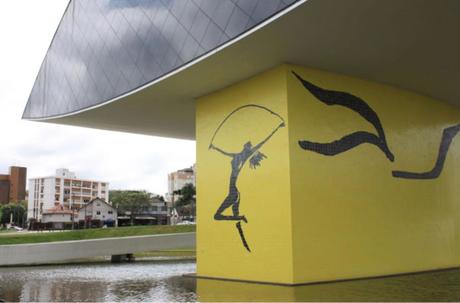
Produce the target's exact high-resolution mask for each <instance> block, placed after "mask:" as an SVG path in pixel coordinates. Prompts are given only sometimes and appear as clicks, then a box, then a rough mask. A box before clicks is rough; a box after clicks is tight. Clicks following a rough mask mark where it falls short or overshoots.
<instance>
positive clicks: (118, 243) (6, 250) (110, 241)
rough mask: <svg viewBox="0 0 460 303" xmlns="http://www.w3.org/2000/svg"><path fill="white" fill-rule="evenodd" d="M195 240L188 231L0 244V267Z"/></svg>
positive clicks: (178, 245) (183, 244)
mask: <svg viewBox="0 0 460 303" xmlns="http://www.w3.org/2000/svg"><path fill="white" fill-rule="evenodd" d="M195 243H196V242H195V233H194V232H192V233H177V234H162V235H151V236H134V237H120V238H104V239H93V240H78V241H62V242H48V243H34V244H17V245H0V266H15V265H30V264H45V263H51V262H57V261H65V260H72V259H82V258H90V257H99V256H112V255H123V254H133V253H138V252H145V251H152V250H163V249H174V248H183V247H195Z"/></svg>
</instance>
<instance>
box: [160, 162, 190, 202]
mask: <svg viewBox="0 0 460 303" xmlns="http://www.w3.org/2000/svg"><path fill="white" fill-rule="evenodd" d="M187 183H191V184H193V186H195V184H196V183H195V165H193V166H192V167H189V168H184V169H180V170H178V171H175V172H172V173H170V174H168V193H167V194H166V201H168V202H175V201H176V200H177V199H178V197H179V196H180V195H178V194H175V192H177V191H178V190H181V189H182V187H184V185H185V184H187Z"/></svg>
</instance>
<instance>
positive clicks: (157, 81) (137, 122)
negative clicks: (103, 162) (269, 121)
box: [24, 0, 460, 139]
mask: <svg viewBox="0 0 460 303" xmlns="http://www.w3.org/2000/svg"><path fill="white" fill-rule="evenodd" d="M177 1H180V3H186V4H187V5H190V3H192V4H193V5H195V6H197V7H199V9H200V11H201V12H204V11H208V9H209V12H210V11H214V12H215V13H217V10H215V9H214V10H213V9H211V8H205V7H206V6H203V5H204V4H205V3H208V4H209V3H214V5H216V2H219V3H221V4H220V5H224V4H222V3H227V4H225V5H229V6H230V7H232V8H233V9H228V10H227V9H224V11H225V12H226V15H228V14H229V11H230V10H231V11H232V14H231V15H230V17H228V21H227V24H226V25H225V29H222V28H220V27H219V26H218V28H220V29H221V38H220V39H223V40H219V42H216V44H209V46H210V47H212V45H215V47H214V48H209V49H208V51H205V50H204V47H203V45H202V44H203V41H204V40H203V39H205V38H204V37H205V36H206V33H207V32H208V30H209V29H210V27H209V24H211V22H212V23H213V26H214V25H216V26H217V25H218V24H217V21H211V20H212V18H211V17H209V16H208V17H207V18H208V19H207V20H208V21H207V22H208V27H207V28H206V30H205V31H204V34H202V36H200V37H201V39H202V40H200V43H201V44H200V46H197V47H196V49H197V50H196V51H195V52H194V55H193V56H191V57H183V58H182V57H181V54H182V55H183V54H184V53H183V52H185V51H186V48H185V45H187V42H186V41H187V40H188V39H191V38H190V37H194V36H193V34H192V32H194V31H195V30H196V29H195V26H196V25H194V23H193V22H192V21H191V23H187V24H189V26H187V27H186V29H187V33H188V36H187V37H186V38H185V42H184V45H182V46H181V47H182V48H181V49H180V51H179V52H178V55H176V57H175V58H176V61H177V60H179V59H178V58H181V59H180V60H182V61H180V60H179V61H177V62H181V63H179V65H174V64H172V63H171V64H170V65H168V64H167V63H166V62H169V61H168V60H169V59H167V58H169V57H170V56H172V55H171V54H174V51H165V52H161V54H163V55H162V56H159V54H160V52H157V53H155V54H153V53H149V55H148V56H147V55H146V54H145V53H144V54H142V52H143V51H141V54H139V55H138V56H139V57H136V58H137V59H136V60H137V61H135V62H134V63H129V64H127V63H126V62H127V61H125V59H126V60H127V59H128V58H131V56H128V55H127V53H129V52H130V51H128V50H127V49H130V46H132V45H135V46H136V47H134V48H133V49H131V52H134V51H135V50H142V49H144V48H143V45H144V44H145V43H146V42H145V41H149V40H148V39H151V37H156V38H157V37H159V38H158V39H160V40H161V41H163V40H164V39H165V37H166V36H164V35H163V34H158V35H153V34H152V35H147V36H142V37H144V38H142V39H138V38H137V37H138V34H136V35H135V37H136V38H135V39H134V41H137V42H130V43H126V42H120V41H119V42H117V43H119V44H114V45H111V44H109V42H104V43H102V44H103V46H102V54H111V55H113V54H115V53H118V52H119V51H120V49H123V50H122V51H121V53H124V55H121V57H117V58H118V59H115V57H113V56H106V55H102V54H98V53H94V51H89V54H93V55H94V56H95V57H96V58H98V57H97V56H99V59H92V57H91V56H90V57H88V56H86V57H84V58H86V59H87V58H90V59H91V60H90V61H88V62H89V63H88V62H87V61H82V60H80V61H78V60H73V59H72V58H82V57H79V56H76V54H78V53H79V48H81V47H82V46H81V45H78V46H75V47H76V49H73V48H70V49H68V50H67V51H68V52H69V53H66V54H67V55H66V56H65V58H67V59H66V60H67V61H65V62H66V63H65V64H60V62H61V61H60V60H61V59H59V60H58V59H57V58H61V57H62V56H58V55H57V54H58V53H59V52H56V51H54V50H53V47H54V43H55V42H54V41H57V40H58V35H64V32H63V33H62V34H59V32H60V30H61V27H60V28H59V30H58V32H57V33H56V37H55V39H54V41H53V44H52V45H51V47H50V51H49V52H48V54H47V58H45V62H44V64H43V66H42V69H41V71H40V74H39V77H38V78H37V81H36V83H35V86H34V89H33V91H32V94H31V96H30V99H29V103H28V105H27V108H26V111H25V113H24V118H27V119H30V120H37V121H45V122H52V123H60V124H68V125H78V126H85V127H93V128H100V129H109V130H118V131H126V132H133V133H142V134H148V135H157V136H164V137H174V138H182V139H194V138H195V105H194V100H195V99H196V98H197V97H200V96H203V95H206V94H209V93H211V92H213V91H216V90H219V89H222V88H225V87H227V86H229V85H232V84H235V83H237V82H239V81H242V80H244V79H247V78H249V77H251V76H254V75H256V74H258V73H260V72H262V71H265V70H267V69H270V68H273V67H274V66H277V65H280V64H285V63H287V64H296V65H302V66H306V67H310V68H316V69H321V70H325V71H330V72H334V73H339V74H347V75H350V76H355V77H358V78H362V79H368V80H371V81H375V82H380V83H384V84H389V85H392V86H396V87H400V88H403V89H406V90H410V91H413V92H417V93H419V94H422V95H426V96H430V97H433V98H436V99H438V100H441V101H446V102H449V103H451V104H454V105H456V106H459V107H460V89H459V85H458V83H459V79H460V56H459V55H458V54H460V39H457V37H458V36H460V1H457V0H437V1H430V0H411V1H409V0H398V1H396V0H394V1H381V0H347V1H337V0H308V1H306V0H299V1H295V2H292V1H289V2H283V1H277V2H276V1H273V2H272V0H259V1H257V0H240V1H236V0H234V1H230V0H226V1H214V0H207V1H205V0H188V1H185V0H184V1H182V0H177ZM177 1H160V0H151V1H147V0H145V1H136V2H131V1H129V3H135V4H136V5H137V4H139V3H140V4H139V5H137V6H135V5H134V4H131V5H130V6H129V8H125V7H123V6H120V7H117V8H116V9H112V11H111V10H107V11H106V15H104V16H105V18H106V19H107V18H108V20H110V22H108V23H107V24H112V22H122V23H124V24H126V22H124V21H123V20H127V19H126V17H124V18H123V19H119V18H120V16H121V13H120V12H118V13H117V14H115V13H113V10H115V11H117V10H121V11H123V12H124V13H123V16H124V14H125V13H126V14H127V15H129V14H133V16H137V15H136V14H139V12H145V11H146V8H145V7H146V6H145V5H146V4H147V3H148V4H150V5H152V4H153V3H155V4H159V5H161V7H162V9H158V8H156V9H154V10H155V11H156V12H157V15H155V17H154V18H153V20H154V21H149V22H151V23H152V24H153V23H155V22H159V21H158V20H156V18H160V20H162V19H161V18H163V17H161V16H163V15H162V14H161V13H160V14H159V15H158V12H160V11H164V7H167V8H168V9H167V10H168V12H172V11H175V10H174V9H173V7H174V5H178V4H177ZM79 2H80V1H78V0H73V1H71V3H70V5H69V9H70V8H71V7H72V6H73V7H74V9H75V7H76V6H77V5H79V4H78V3H79ZM96 2H97V5H98V7H99V11H100V7H101V6H103V5H108V4H109V3H112V2H113V1H96ZM114 2H118V1H114ZM119 2H120V3H125V4H126V2H128V1H119ZM230 2H231V3H230ZM275 2H276V3H277V4H276V5H275ZM84 3H85V5H93V4H88V3H93V1H86V2H84ZM168 5H172V6H168ZM243 5H252V6H251V7H252V8H250V7H249V8H248V7H246V8H244V9H243V7H242V6H243ZM262 6H263V7H265V6H266V7H265V8H266V9H267V10H263V9H262ZM270 7H271V9H268V8H270ZM275 7H276V9H275ZM69 9H68V10H69ZM240 10H241V11H243V12H245V11H246V10H247V12H249V11H250V12H251V13H250V14H249V13H246V16H247V17H248V18H250V19H251V18H252V19H254V18H256V17H251V16H252V14H255V15H256V16H259V18H257V20H259V23H257V24H256V22H255V19H254V20H253V21H252V22H251V23H250V24H251V26H252V27H250V26H249V25H245V27H244V29H243V30H242V31H240V32H239V34H235V36H232V35H230V36H232V37H233V38H230V37H229V33H227V32H226V30H228V29H229V24H231V23H232V21H231V20H232V18H234V17H232V16H233V13H234V12H235V11H240ZM259 10H261V11H265V12H266V13H264V14H260V13H259ZM77 11H78V10H75V12H77ZM128 12H129V13H128ZM186 12H187V10H186V9H183V10H182V11H181V12H180V13H177V14H181V15H180V18H179V19H177V20H182V19H181V18H185V19H184V20H189V19H187V18H188V17H184V16H188V15H187V13H186ZM256 12H257V13H256ZM221 13H223V12H221ZM67 14H68V12H67V13H66V15H67ZM197 14H198V13H197ZM209 14H210V13H209ZM113 15H117V16H118V17H113ZM206 15H207V14H206ZM107 16H112V17H111V18H110V17H107ZM158 16H160V17H158ZM168 16H169V18H168V17H167V18H166V19H165V20H163V22H164V23H162V25H163V26H162V27H158V28H157V27H156V28H157V31H159V32H160V33H161V31H166V32H167V29H169V28H170V27H171V28H173V27H174V26H172V25H168V26H165V24H166V23H167V22H170V21H167V20H169V19H171V20H172V18H173V17H174V18H176V15H175V13H171V14H170V15H168ZM171 16H173V17H171ZM178 16H179V15H178ZM200 16H201V15H200ZM64 18H65V16H64ZM78 18H80V17H79V15H78V14H76V15H75V20H78ZM128 18H134V19H129V20H136V21H131V22H139V20H138V18H136V17H132V16H131V17H128ZM142 18H143V17H142ZM142 18H141V19H142ZM214 18H218V17H214ZM235 18H236V17H235ZM264 18H265V19H264ZM200 19H201V18H200ZM252 19H251V20H252ZM84 20H86V22H92V21H91V20H87V19H84ZM115 20H118V21H115ZM120 20H122V21H120ZM150 20H152V19H150ZM63 21H64V20H63ZM75 22H76V21H75ZM181 22H185V21H181ZM197 22H198V23H200V22H201V21H197ZM243 23H244V22H243ZM128 24H130V23H128ZM248 24H249V23H248ZM61 26H62V25H61ZM83 26H84V25H83ZM98 26H99V25H96V26H92V27H90V29H89V34H87V35H89V36H88V37H92V38H91V39H92V40H91V41H93V42H94V43H97V41H98V39H100V40H101V41H102V40H103V39H102V37H100V35H96V34H94V33H93V30H91V29H93V28H96V27H97V28H98ZM178 27H179V28H184V26H183V25H177V24H176V29H175V31H174V33H172V36H168V37H171V39H172V40H168V41H170V42H169V47H173V46H171V45H174V43H173V42H174V41H176V40H174V39H173V38H172V37H175V35H176V33H180V32H181V30H178V29H177V28H178ZM211 27H212V26H211ZM70 29H73V30H74V31H72V30H68V31H66V32H65V33H66V35H65V36H67V38H65V39H70V38H69V37H74V36H75V35H77V36H78V35H79V34H77V33H75V31H76V29H75V26H70ZM127 31H128V32H131V34H123V35H122V37H130V36H132V31H134V29H133V30H131V26H129V27H128V30H127ZM166 32H165V33H166ZM107 37H108V36H107ZM111 37H112V38H113V36H111ZM222 37H225V39H227V37H228V38H229V40H225V39H224V38H222ZM62 39H64V38H62ZM72 39H73V38H72ZM85 39H88V38H87V36H85ZM146 39H147V40H146ZM194 39H195V38H194ZM115 40H117V39H115ZM118 40H119V39H118ZM64 41H68V40H64ZM72 41H73V40H72ZM108 41H112V39H109V40H108ZM129 41H132V40H129ZM216 41H217V39H216ZM225 41H226V42H225ZM69 43H70V42H69ZM72 43H73V42H72ZM142 43H144V44H142ZM152 43H153V44H151V45H153V46H155V47H159V48H160V49H163V46H161V45H163V44H161V43H159V44H158V43H157V44H156V43H154V42H152ZM64 44H65V43H64ZM83 45H85V44H83ZM149 45H150V44H149ZM62 47H64V46H62ZM87 47H90V46H89V45H88V46H87ZM56 48H57V46H56ZM83 48H84V46H83ZM165 48H166V47H165ZM57 49H59V48H57ZM167 50H170V49H168V48H167ZM69 54H70V55H69ZM53 56H55V57H56V58H54V59H53V60H55V61H54V62H55V63H54V64H53V65H51V64H49V63H48V61H47V60H51V59H50V58H51V57H53ZM144 56H147V57H145V58H147V59H146V60H147V61H148V62H147V63H146V64H153V65H154V66H160V68H159V69H158V70H161V72H159V73H158V74H155V75H156V77H157V78H152V79H153V80H152V79H150V80H148V81H147V78H146V77H144V75H145V74H144V73H142V72H141V73H140V74H138V73H137V72H134V70H140V71H142V69H145V68H147V67H146V66H144V65H143V64H140V63H139V62H145V61H143V60H142V59H139V58H144ZM158 56H159V57H158ZM99 60H102V62H104V64H101V61H99ZM104 60H109V61H104ZM186 60H189V61H186ZM171 61H172V59H171ZM63 62H64V61H63ZM93 62H96V63H93ZM136 62H138V63H137V64H136ZM175 63H176V62H175ZM161 66H168V67H169V69H168V68H163V69H161ZM174 66H175V67H174ZM108 67H110V68H113V70H114V72H113V74H112V73H107V71H106V69H107V68H108ZM124 67H126V69H125V68H124ZM117 68H118V70H117ZM46 70H48V72H45V71H46ZM49 70H53V71H54V72H56V73H57V74H56V75H58V76H52V75H53V73H51V72H49ZM151 70H152V71H154V70H155V71H156V70H157V69H156V68H153V69H151ZM168 70H169V72H168ZM104 71H105V72H104ZM97 73H99V74H100V73H104V75H105V76H106V78H107V79H106V80H104V79H105V78H102V80H101V79H100V78H99V77H97V76H92V75H93V74H94V75H96V74H97ZM128 73H130V75H132V76H133V77H134V78H136V77H140V76H141V75H142V77H144V78H142V79H144V80H145V81H147V82H144V83H145V84H143V85H141V86H139V87H135V83H142V81H144V80H142V81H139V82H138V80H136V81H134V80H133V79H131V78H130V76H126V75H127V74H128ZM65 75H70V76H69V77H74V78H72V79H74V81H76V82H74V83H77V84H76V85H77V88H78V89H73V88H72V86H71V85H70V84H69V83H70V82H69V81H70V80H69V79H67V78H66V77H65ZM82 75H86V77H89V78H87V79H93V78H94V79H97V81H98V82H97V83H98V85H95V84H88V86H87V89H86V90H85V89H83V86H78V85H82V82H81V80H80V77H83V76H82ZM117 75H118V77H124V78H122V79H124V81H121V80H119V81H121V82H123V84H119V85H118V84H115V85H113V84H110V85H111V86H109V87H111V88H115V89H117V90H116V93H115V94H114V93H113V92H114V91H111V90H110V89H105V88H104V87H107V86H104V84H103V83H111V82H110V81H111V80H110V79H111V78H110V79H109V77H115V78H117ZM41 76H42V77H41ZM75 79H76V80H75ZM112 80H113V79H112ZM128 80H129V81H131V83H132V86H128V84H127V83H130V82H129V81H128ZM88 81H89V80H88ZM117 83H118V82H117ZM119 86H120V87H119ZM69 88H72V90H71V94H70V95H69V96H67V97H65V96H64V95H65V94H67V90H68V89H69ZM38 92H40V93H38ZM72 94H73V95H72ZM75 94H79V96H80V97H75ZM104 94H107V96H108V97H103V96H105V95H104ZM112 94H113V95H116V96H115V97H113V98H111V99H108V98H110V96H112ZM95 96H96V97H95Z"/></svg>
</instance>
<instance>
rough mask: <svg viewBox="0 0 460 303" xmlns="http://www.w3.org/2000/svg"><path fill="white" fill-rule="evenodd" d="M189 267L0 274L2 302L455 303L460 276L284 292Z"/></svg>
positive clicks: (78, 267)
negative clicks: (202, 274)
mask: <svg viewBox="0 0 460 303" xmlns="http://www.w3.org/2000/svg"><path fill="white" fill-rule="evenodd" d="M195 270H196V267H195V263H194V262H193V261H175V262H137V263H125V264H110V263H105V264H104V263H99V264H75V265H54V266H32V267H17V268H2V269H0V298H1V299H3V300H5V301H41V302H45V301H48V302H57V301H58V302H69V301H78V302H88V301H93V302H94V301H116V302H120V301H123V302H126V301H149V302H152V301H153V302H158V301H161V302H165V301H168V302H170V301H174V302H185V301H186V302H191V301H460V270H459V269H457V270H447V271H439V272H432V273H423V274H416V275H404V276H398V277H388V278H378V279H365V280H356V281H348V282H336V283H323V284H316V285H308V286H300V287H285V286H272V285H261V284H253V283H237V282H224V281H216V280H204V279H199V280H195V279H193V278H189V277H183V274H187V273H194V272H195Z"/></svg>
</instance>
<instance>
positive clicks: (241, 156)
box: [209, 104, 285, 252]
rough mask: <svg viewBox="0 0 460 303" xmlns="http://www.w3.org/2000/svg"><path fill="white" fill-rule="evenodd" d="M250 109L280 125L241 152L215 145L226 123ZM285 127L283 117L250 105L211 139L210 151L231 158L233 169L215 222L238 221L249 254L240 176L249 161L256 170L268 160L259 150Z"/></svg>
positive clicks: (217, 130) (243, 107)
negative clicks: (229, 212) (241, 212)
mask: <svg viewBox="0 0 460 303" xmlns="http://www.w3.org/2000/svg"><path fill="white" fill-rule="evenodd" d="M249 108H250V109H257V110H262V111H265V112H267V113H268V114H269V115H274V116H275V117H276V119H279V124H278V125H277V126H276V127H274V129H272V130H271V132H270V133H268V135H267V136H266V137H265V138H263V139H262V141H260V142H259V143H257V144H256V145H253V144H252V143H251V141H247V142H246V143H244V145H243V146H242V149H241V150H240V151H238V152H228V151H225V150H223V149H221V148H220V147H218V146H216V145H214V139H215V137H216V135H217V133H218V132H219V130H220V129H221V127H222V126H223V125H224V124H225V123H227V122H228V120H229V118H230V117H231V116H232V115H234V114H235V113H237V112H240V111H243V110H245V109H249ZM284 126H285V123H284V119H283V118H281V116H280V115H278V114H277V113H275V112H273V111H271V110H270V109H268V108H266V107H263V106H260V105H256V104H249V105H245V106H242V107H239V108H237V109H235V110H234V111H233V112H231V113H230V114H229V115H228V116H227V117H226V118H225V119H224V120H223V121H222V123H221V124H220V125H219V127H218V128H217V129H216V131H215V132H214V135H213V137H212V139H211V142H210V144H209V149H210V150H215V151H217V152H219V153H221V154H222V155H224V156H227V157H230V158H231V162H230V163H231V169H232V171H231V174H230V181H229V187H228V194H227V197H226V198H225V199H224V201H223V202H222V203H221V205H220V206H219V208H218V209H217V211H216V213H215V214H214V220H227V221H238V222H237V223H236V228H237V230H238V233H239V235H240V238H241V242H242V243H243V246H244V247H245V248H246V249H247V250H248V251H249V252H250V251H251V249H250V248H249V245H248V243H247V241H246V238H245V236H244V232H243V228H242V225H241V221H243V222H245V223H248V220H247V218H246V217H245V216H244V215H241V214H240V210H239V207H240V200H241V196H240V192H239V191H238V188H237V182H238V176H239V174H240V172H241V170H242V168H243V167H244V165H245V164H246V162H247V161H248V160H249V167H250V168H252V169H256V168H257V167H258V166H260V162H261V161H262V160H263V159H265V158H267V156H266V155H264V154H263V153H261V152H260V151H259V149H260V148H262V146H263V145H264V144H265V143H267V141H268V140H270V138H271V137H272V136H273V135H274V134H275V133H276V132H277V131H278V130H279V129H280V128H282V127H284ZM230 207H231V210H232V214H231V215H224V214H223V212H224V211H225V210H227V209H228V208H230Z"/></svg>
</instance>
